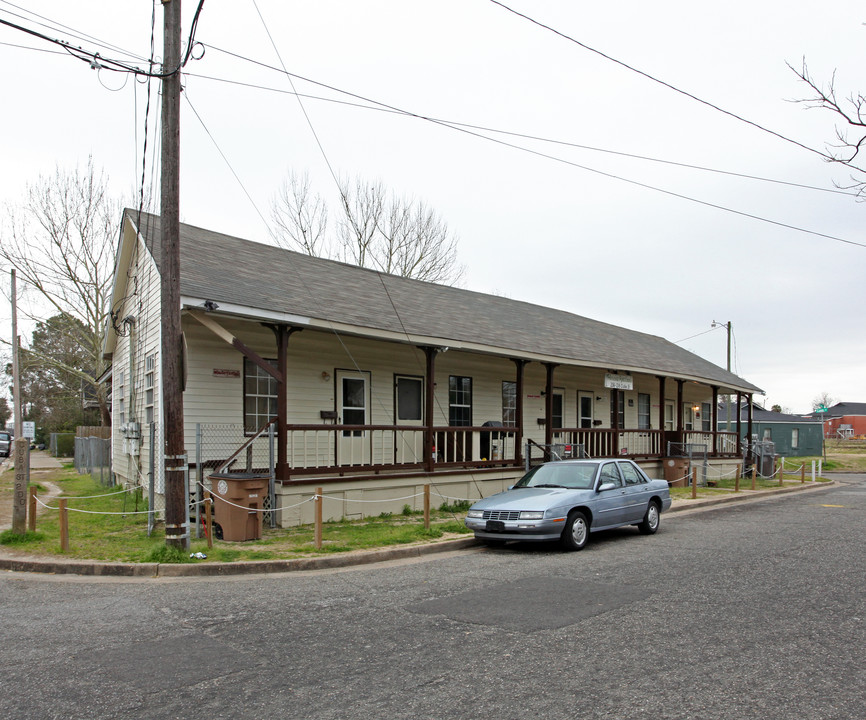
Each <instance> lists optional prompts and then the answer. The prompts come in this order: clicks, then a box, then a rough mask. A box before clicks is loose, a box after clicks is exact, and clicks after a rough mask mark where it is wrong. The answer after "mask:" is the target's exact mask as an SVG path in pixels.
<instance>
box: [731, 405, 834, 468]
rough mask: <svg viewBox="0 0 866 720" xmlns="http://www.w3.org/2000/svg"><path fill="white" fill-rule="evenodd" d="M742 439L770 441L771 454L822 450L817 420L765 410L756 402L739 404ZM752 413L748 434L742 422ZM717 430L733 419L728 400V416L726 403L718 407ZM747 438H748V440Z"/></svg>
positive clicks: (796, 454) (793, 454)
mask: <svg viewBox="0 0 866 720" xmlns="http://www.w3.org/2000/svg"><path fill="white" fill-rule="evenodd" d="M739 411H740V412H739V416H740V420H741V422H740V427H741V428H743V430H742V433H743V434H742V440H743V441H744V443H746V444H748V443H749V442H772V443H773V444H774V446H775V448H774V454H776V455H781V456H782V457H808V456H811V455H820V454H821V453H822V452H823V451H824V440H823V437H822V432H821V422H820V421H819V420H815V419H814V418H810V417H808V416H803V415H787V414H785V413H780V412H774V411H772V410H766V409H765V408H763V407H761V406H760V405H758V404H757V403H752V407H751V408H750V407H748V406H747V404H746V403H741V404H740V407H739ZM749 413H751V415H752V431H751V434H749V433H748V432H747V430H746V425H745V424H744V422H745V421H746V418H747V417H748V416H749ZM718 417H719V430H725V429H727V426H728V424H729V422H730V421H733V422H736V418H737V406H735V405H733V404H731V407H730V420H729V413H728V408H727V406H726V405H725V404H724V403H722V404H721V405H720V407H719V415H718ZM750 438H751V440H750Z"/></svg>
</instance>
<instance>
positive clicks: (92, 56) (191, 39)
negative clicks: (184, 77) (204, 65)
mask: <svg viewBox="0 0 866 720" xmlns="http://www.w3.org/2000/svg"><path fill="white" fill-rule="evenodd" d="M0 1H2V0H0ZM204 2H205V0H199V3H198V6H197V7H196V11H195V15H194V17H193V21H192V23H191V24H190V31H189V36H188V40H187V48H186V53H185V55H184V57H183V59H182V60H181V62H180V64H179V65H178V66H177V67H176V68H173V69H171V70H168V71H166V72H158V73H156V72H153V68H152V67H151V68H150V69H149V70H148V71H147V72H145V71H144V70H142V69H141V68H139V67H136V66H134V65H130V64H129V63H126V62H123V61H120V60H115V59H112V58H106V57H103V56H102V55H100V53H98V52H91V51H88V50H84V49H83V48H81V47H75V46H73V45H71V44H70V43H69V42H67V41H66V40H60V39H58V38H52V37H49V36H48V35H45V34H44V33H41V32H39V31H37V30H33V29H31V28H26V27H24V26H22V25H18V24H17V23H13V22H10V21H9V20H3V19H0V25H6V26H8V27H11V28H13V29H14V30H19V31H21V32H23V33H26V34H28V35H32V36H33V37H37V38H39V39H40V40H45V41H46V42H50V43H53V44H54V45H57V46H59V47H61V48H62V49H63V50H65V51H66V52H67V53H69V54H70V55H71V56H72V57H74V58H76V59H78V60H82V61H84V62H88V63H90V66H91V67H92V68H94V69H103V70H110V71H112V72H126V73H132V74H133V75H136V76H139V77H148V78H160V79H164V78H169V77H173V76H174V75H177V74H178V73H180V71H181V69H182V68H183V67H184V66H185V65H186V64H187V63H188V62H189V60H190V58H191V57H192V58H194V59H196V60H200V59H201V57H203V53H202V55H199V56H197V57H196V56H193V54H192V52H193V48H194V47H195V46H196V44H197V42H196V40H195V32H196V29H197V28H198V21H199V17H200V15H201V11H202V8H203V7H204ZM9 14H11V13H9ZM37 24H40V25H41V24H42V23H37ZM202 47H203V46H202ZM122 52H124V54H126V53H125V51H122ZM133 57H134V56H133Z"/></svg>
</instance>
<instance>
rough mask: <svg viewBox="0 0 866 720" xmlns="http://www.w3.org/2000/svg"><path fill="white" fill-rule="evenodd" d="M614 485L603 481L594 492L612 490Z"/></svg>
mask: <svg viewBox="0 0 866 720" xmlns="http://www.w3.org/2000/svg"><path fill="white" fill-rule="evenodd" d="M615 487H616V485H614V483H612V482H603V483H602V484H601V485H599V486H598V490H597V491H596V492H604V491H605V490H613V489H614V488H615Z"/></svg>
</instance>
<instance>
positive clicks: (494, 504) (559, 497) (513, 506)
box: [472, 487, 595, 510]
mask: <svg viewBox="0 0 866 720" xmlns="http://www.w3.org/2000/svg"><path fill="white" fill-rule="evenodd" d="M594 497H595V491H594V490H572V489H569V488H533V487H528V488H514V489H513V490H505V491H504V492H501V493H496V495H491V496H490V497H486V498H484V499H482V500H479V501H478V502H477V503H475V504H474V505H473V506H472V509H473V510H547V509H548V508H553V507H557V506H559V505H564V504H566V503H571V502H575V501H577V500H583V501H588V500H591V499H592V498H594Z"/></svg>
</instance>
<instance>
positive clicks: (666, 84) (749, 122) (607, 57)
mask: <svg viewBox="0 0 866 720" xmlns="http://www.w3.org/2000/svg"><path fill="white" fill-rule="evenodd" d="M489 1H490V2H491V3H493V4H494V5H498V6H499V7H501V8H502V9H503V10H507V11H508V12H510V13H512V14H514V15H516V16H517V17H520V18H523V19H524V20H527V21H528V22H530V23H532V24H534V25H537V26H538V27H540V28H543V29H545V30H547V31H549V32H552V33H553V34H554V35H558V36H559V37H561V38H563V39H565V40H568V41H569V42H572V43H574V44H575V45H578V46H580V47H582V48H583V49H584V50H588V51H589V52H591V53H595V54H596V55H599V56H600V57H603V58H604V59H605V60H609V61H610V62H613V63H616V64H617V65H619V66H620V67H623V68H625V69H626V70H630V71H631V72H633V73H636V74H638V75H640V76H642V77H645V78H646V79H647V80H651V81H652V82H654V83H658V84H659V85H662V86H664V87H666V88H668V89H669V90H673V91H674V92H676V93H679V94H680V95H684V96H685V97H687V98H689V99H690V100H694V101H695V102H698V103H700V104H701V105H705V106H707V107H709V108H712V109H713V110H716V111H717V112H720V113H722V114H723V115H727V116H728V117H731V118H733V119H734V120H738V121H740V122H742V123H745V124H746V125H751V126H752V127H754V128H757V129H758V130H761V131H762V132H765V133H768V134H770V135H773V136H774V137H777V138H779V139H780V140H784V141H785V142H787V143H791V144H792V145H796V146H797V147H799V148H802V149H803V150H808V151H809V152H811V153H815V154H816V155H819V156H820V157H822V158H826V154H825V153H822V152H821V151H820V150H816V149H815V148H812V147H809V146H808V145H804V144H803V143H801V142H799V141H797V140H793V139H791V138H789V137H786V136H785V135H782V134H781V133H778V132H776V131H775V130H770V129H769V128H766V127H764V126H763V125H759V124H758V123H756V122H754V121H752V120H748V119H747V118H744V117H742V116H741V115H737V114H736V113H734V112H731V111H730V110H725V109H724V108H722V107H720V106H718V105H715V104H714V103H711V102H709V101H708V100H703V99H702V98H699V97H698V96H697V95H693V94H692V93H690V92H688V91H686V90H682V89H680V88H678V87H676V86H675V85H672V84H671V83H669V82H666V81H664V80H660V79H659V78H657V77H655V76H653V75H650V74H649V73H648V72H644V71H643V70H639V69H638V68H636V67H633V66H631V65H629V64H628V63H625V62H623V61H622V60H617V59H616V58H615V57H612V56H610V55H608V54H606V53H603V52H602V51H601V50H596V49H595V48H593V47H590V46H589V45H587V44H586V43H582V42H581V41H580V40H577V39H575V38H573V37H571V36H570V35H566V34H565V33H564V32H560V31H559V30H557V29H555V28H553V27H551V26H550V25H545V24H544V23H542V22H539V21H538V20H535V19H534V18H531V17H530V16H529V15H525V14H524V13H522V12H518V11H517V10H514V9H513V8H510V7H508V5H506V4H505V3H502V2H500V1H499V0H489Z"/></svg>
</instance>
